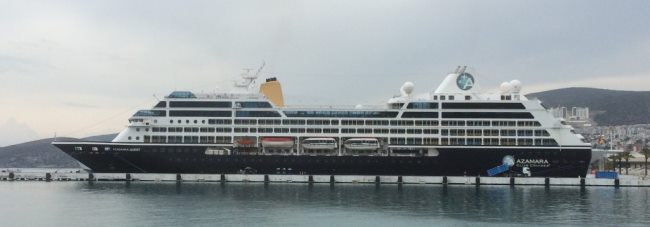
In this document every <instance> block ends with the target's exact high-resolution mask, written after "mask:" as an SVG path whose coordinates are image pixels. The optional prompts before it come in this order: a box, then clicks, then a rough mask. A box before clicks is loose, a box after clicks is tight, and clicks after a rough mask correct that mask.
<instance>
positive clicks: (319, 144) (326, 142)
mask: <svg viewBox="0 0 650 227" xmlns="http://www.w3.org/2000/svg"><path fill="white" fill-rule="evenodd" d="M302 147H303V148H304V149H307V150H334V149H336V148H337V147H338V145H337V144H336V140H335V139H333V138H309V139H304V140H303V141H302Z"/></svg>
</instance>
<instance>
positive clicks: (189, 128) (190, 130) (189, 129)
mask: <svg viewBox="0 0 650 227" xmlns="http://www.w3.org/2000/svg"><path fill="white" fill-rule="evenodd" d="M183 131H184V132H199V128H194V127H186V128H184V129H183Z"/></svg>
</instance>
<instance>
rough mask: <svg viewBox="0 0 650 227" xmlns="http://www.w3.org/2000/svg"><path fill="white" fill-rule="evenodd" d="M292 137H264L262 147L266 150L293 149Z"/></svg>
mask: <svg viewBox="0 0 650 227" xmlns="http://www.w3.org/2000/svg"><path fill="white" fill-rule="evenodd" d="M293 143H294V142H293V138H292V137H264V138H262V147H266V148H290V147H293Z"/></svg>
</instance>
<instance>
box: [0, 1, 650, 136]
mask: <svg viewBox="0 0 650 227" xmlns="http://www.w3.org/2000/svg"><path fill="white" fill-rule="evenodd" d="M0 6H1V7H0V146H4V145H8V144H13V143H16V142H22V141H27V140H31V139H36V138H43V137H51V136H53V135H54V134H55V133H56V134H57V135H59V136H72V137H85V136H91V135H97V134H103V133H113V132H117V131H119V130H121V129H122V128H123V127H124V126H125V125H126V123H127V118H128V117H129V116H130V115H131V114H133V112H134V111H136V110H138V109H144V108H147V107H150V106H151V105H153V104H155V102H156V98H155V97H154V95H155V96H157V97H162V96H164V95H166V94H167V93H169V92H170V91H172V90H193V91H197V92H200V91H213V90H215V89H222V90H223V89H227V88H228V87H230V86H231V83H232V81H233V80H234V79H235V78H237V76H238V75H239V73H240V72H241V70H242V68H256V67H258V66H259V65H260V64H261V63H262V61H265V62H266V63H267V64H266V68H265V71H264V72H265V76H267V75H274V76H277V77H279V79H280V80H281V81H282V83H283V86H284V90H285V97H286V101H287V103H289V104H357V103H379V102H382V101H385V100H386V99H387V98H389V97H391V96H392V95H393V94H397V93H399V87H400V86H401V84H402V83H403V82H404V81H412V82H414V83H415V84H416V92H426V91H429V90H434V89H435V87H436V86H437V84H438V83H439V82H440V81H441V80H442V79H443V77H444V75H445V74H446V73H447V72H449V71H453V70H454V69H455V67H456V66H457V65H469V66H471V67H473V68H474V69H476V72H478V75H477V76H478V80H479V82H481V83H482V87H483V89H488V90H489V89H490V88H496V87H497V86H498V85H499V84H500V82H502V81H506V80H511V79H519V80H521V81H522V82H523V84H524V92H534V91H541V90H547V89H555V88H562V87H569V86H589V87H600V88H610V89H622V90H649V89H650V88H649V87H650V64H649V63H650V27H649V26H648V23H649V22H650V13H649V12H650V1H643V0H640V1H633V0H629V1H599V0H596V1H592V0H588V1H566V0H561V1H552V0H551V1H526V0H512V1H458V0H455V1H434V0H423V1H398V0H388V1H382V0H368V1H347V0H343V1H298V0H296V1H267V0H260V1H234V0H233V1H218V0H216V1H208V0H206V1H153V0H149V1H137V0H125V1H119V0H111V1H81V0H80V1H5V0H0Z"/></svg>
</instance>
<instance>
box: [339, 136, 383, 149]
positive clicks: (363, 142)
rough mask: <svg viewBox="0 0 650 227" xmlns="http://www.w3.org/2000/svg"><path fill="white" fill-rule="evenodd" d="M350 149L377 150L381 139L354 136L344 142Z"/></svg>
mask: <svg viewBox="0 0 650 227" xmlns="http://www.w3.org/2000/svg"><path fill="white" fill-rule="evenodd" d="M343 146H345V148H346V149H348V150H377V149H379V140H377V139H375V138H353V139H348V140H346V141H345V143H343Z"/></svg>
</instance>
